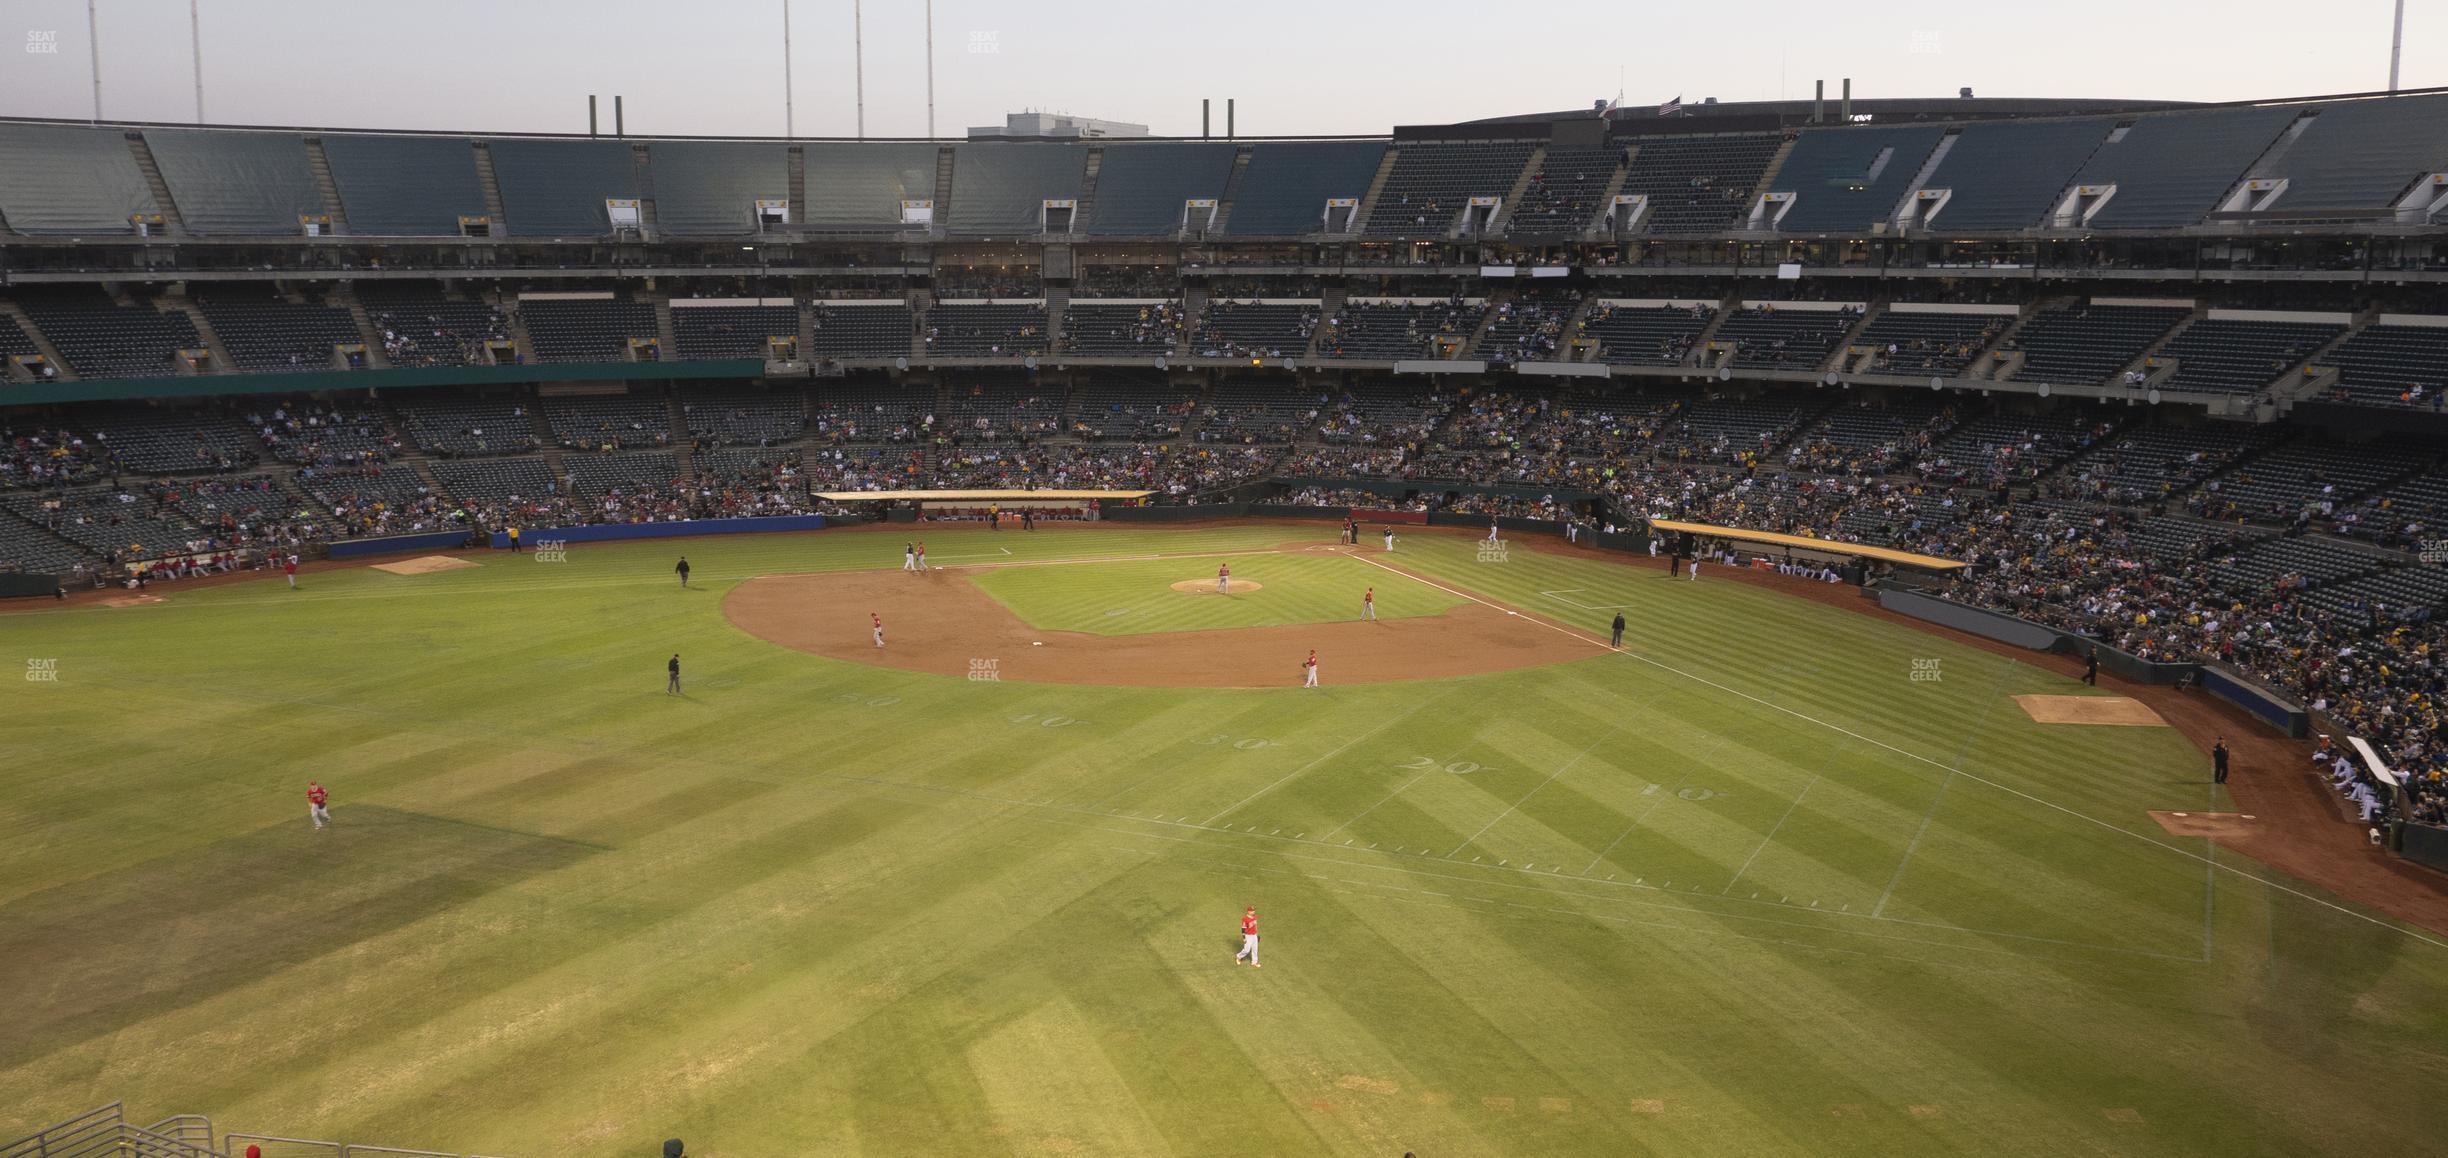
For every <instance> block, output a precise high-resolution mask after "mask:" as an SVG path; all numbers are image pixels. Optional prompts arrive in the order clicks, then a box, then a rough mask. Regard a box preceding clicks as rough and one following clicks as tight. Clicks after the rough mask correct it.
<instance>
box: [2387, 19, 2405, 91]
mask: <svg viewBox="0 0 2448 1158" xmlns="http://www.w3.org/2000/svg"><path fill="white" fill-rule="evenodd" d="M2404 53H2405V0H2397V22H2396V24H2395V25H2393V26H2392V27H2391V28H2390V29H2389V91H2390V92H2396V91H2397V61H2398V58H2399V57H2400V56H2402V55H2404Z"/></svg>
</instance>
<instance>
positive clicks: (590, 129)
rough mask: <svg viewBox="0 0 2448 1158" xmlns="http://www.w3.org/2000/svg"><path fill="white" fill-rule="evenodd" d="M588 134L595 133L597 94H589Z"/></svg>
mask: <svg viewBox="0 0 2448 1158" xmlns="http://www.w3.org/2000/svg"><path fill="white" fill-rule="evenodd" d="M587 135H588V136H590V137H592V136H594V135H595V94H594V93H588V94H587Z"/></svg>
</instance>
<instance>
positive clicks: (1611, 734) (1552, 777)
mask: <svg viewBox="0 0 2448 1158" xmlns="http://www.w3.org/2000/svg"><path fill="white" fill-rule="evenodd" d="M1620 731H1623V725H1621V724H1617V725H1615V726H1614V727H1612V728H1608V729H1607V730H1606V734H1605V735H1602V736H1600V737H1598V738H1597V739H1595V740H1592V741H1590V746H1589V747H1587V748H1583V749H1581V753H1580V755H1577V756H1574V757H1573V758H1572V759H1570V760H1566V761H1565V762H1564V766H1563V767H1561V768H1558V769H1556V770H1555V771H1554V772H1553V773H1550V774H1549V775H1548V777H1547V778H1546V779H1545V780H1541V781H1539V782H1538V788H1533V789H1531V790H1530V791H1528V792H1524V793H1522V798H1521V799H1520V800H1516V801H1514V802H1513V803H1511V804H1508V805H1506V806H1505V810H1504V811H1502V812H1499V813H1497V814H1496V820H1491V821H1488V822H1487V823H1486V824H1483V825H1480V826H1479V831H1477V832H1474V833H1472V834H1470V840H1465V841H1463V842H1462V843H1460V844H1457V845H1455V846H1454V850H1453V852H1449V853H1446V854H1445V859H1447V860H1451V859H1453V855H1454V853H1455V852H1460V851H1462V850H1463V849H1466V848H1469V847H1470V846H1471V841H1475V840H1477V839H1479V838H1480V837H1483V836H1486V835H1487V831H1488V830H1489V829H1491V828H1494V827H1496V821H1498V820H1503V819H1504V818H1505V817H1508V816H1511V815H1513V810H1514V809H1516V808H1520V807H1521V806H1522V805H1524V804H1526V803H1529V800H1530V798H1531V797H1533V796H1536V795H1538V794H1539V789H1540V788H1545V787H1547V786H1548V785H1550V784H1553V783H1555V782H1556V777H1558V776H1562V775H1563V774H1565V773H1567V772H1570V771H1572V769H1573V765H1575V764H1578V763H1580V762H1581V758H1582V757H1583V756H1587V755H1589V754H1590V753H1592V752H1595V751H1597V750H1598V745H1600V744H1604V743H1606V742H1607V741H1609V740H1612V739H1614V738H1615V733H1617V732H1620Z"/></svg>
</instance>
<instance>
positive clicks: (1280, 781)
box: [1200, 696, 1445, 828]
mask: <svg viewBox="0 0 2448 1158" xmlns="http://www.w3.org/2000/svg"><path fill="white" fill-rule="evenodd" d="M1444 698H1445V697H1443V696H1429V697H1425V698H1423V699H1421V700H1420V702H1419V703H1418V704H1417V705H1416V706H1414V707H1413V708H1412V709H1411V710H1410V711H1407V712H1404V713H1403V714H1401V715H1399V716H1396V717H1394V718H1393V719H1390V720H1387V721H1386V722H1384V723H1382V724H1379V725H1377V726H1376V727H1374V728H1371V729H1369V730H1368V731H1365V732H1362V733H1360V734H1359V735H1357V736H1354V737H1352V738H1351V739H1348V740H1345V741H1343V742H1342V743H1341V744H1338V745H1336V746H1335V748H1334V750H1333V751H1331V752H1328V753H1326V754H1325V755H1323V756H1320V757H1318V758H1317V759H1315V760H1311V761H1310V762H1308V763H1306V764H1303V765H1301V766H1300V767H1298V768H1295V769H1293V770H1291V771H1289V772H1286V773H1284V774H1283V775H1282V776H1281V777H1278V778H1277V779H1276V780H1275V782H1274V783H1272V784H1269V785H1267V786H1266V787H1264V788H1261V789H1259V790H1258V791H1256V792H1252V793H1250V794H1249V795H1247V796H1244V797H1242V798H1241V799H1239V800H1237V801H1235V802H1233V803H1232V804H1230V805H1227V806H1225V809H1224V811H1222V812H1219V813H1216V814H1215V815H1214V816H1210V817H1208V818H1207V820H1206V823H1205V824H1202V825H1200V827H1201V828H1204V827H1206V826H1207V825H1209V824H1214V823H1215V822H1216V821H1219V820H1222V819H1224V817H1225V816H1227V815H1229V814H1230V813H1232V812H1233V811H1234V810H1236V809H1238V808H1240V807H1241V806H1242V805H1244V804H1247V803H1249V802H1250V801H1252V800H1256V799H1258V798H1259V797H1261V796H1264V795H1266V794H1267V793H1269V792H1273V791H1275V790H1276V789H1277V788H1279V787H1282V786H1283V785H1284V783H1285V782H1287V781H1289V780H1291V779H1292V778H1293V777H1295V776H1298V775H1300V774H1301V773H1303V772H1306V771H1308V770H1310V769H1312V768H1315V767H1317V766H1318V765H1320V764H1323V763H1325V762H1326V761H1328V760H1331V759H1333V758H1335V757H1337V756H1340V755H1342V754H1343V753H1344V751H1345V750H1347V749H1349V748H1350V747H1351V746H1352V745H1354V744H1357V743H1359V742H1360V741H1362V740H1366V739H1370V738H1372V737H1374V736H1376V735H1377V733H1379V732H1382V731H1385V730H1386V729H1388V728H1391V727H1393V726H1394V725H1396V724H1400V723H1403V722H1404V721H1407V720H1409V719H1410V718H1411V717H1413V716H1416V715H1418V714H1420V712H1421V711H1422V710H1424V709H1426V708H1427V707H1428V705H1430V704H1433V703H1437V702H1439V701H1441V700H1443V699H1444Z"/></svg>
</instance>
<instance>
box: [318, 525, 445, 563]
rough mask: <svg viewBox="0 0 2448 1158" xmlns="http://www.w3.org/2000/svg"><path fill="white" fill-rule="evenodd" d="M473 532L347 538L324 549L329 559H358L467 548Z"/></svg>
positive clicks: (324, 553) (432, 532)
mask: <svg viewBox="0 0 2448 1158" xmlns="http://www.w3.org/2000/svg"><path fill="white" fill-rule="evenodd" d="M472 534H473V532H470V531H429V532H427V533H425V534H422V535H385V536H383V537H382V538H379V539H344V540H342V541H340V542H337V543H333V544H332V545H330V546H328V547H325V548H324V549H323V555H324V557H325V558H328V559H355V558H359V557H362V556H365V555H390V554H396V553H398V552H401V551H447V550H450V549H451V548H453V547H464V546H466V545H467V542H468V539H469V537H470V536H471V535H472Z"/></svg>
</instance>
